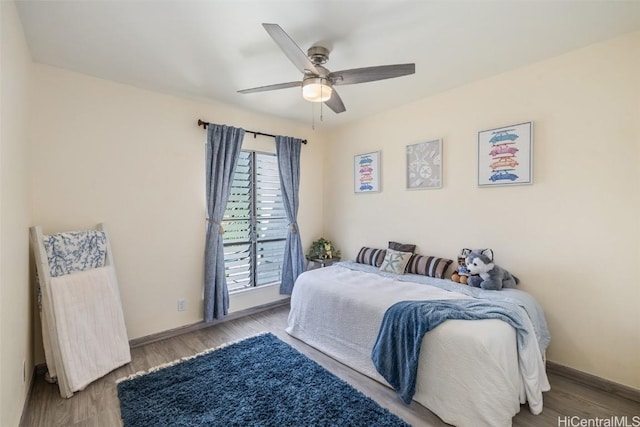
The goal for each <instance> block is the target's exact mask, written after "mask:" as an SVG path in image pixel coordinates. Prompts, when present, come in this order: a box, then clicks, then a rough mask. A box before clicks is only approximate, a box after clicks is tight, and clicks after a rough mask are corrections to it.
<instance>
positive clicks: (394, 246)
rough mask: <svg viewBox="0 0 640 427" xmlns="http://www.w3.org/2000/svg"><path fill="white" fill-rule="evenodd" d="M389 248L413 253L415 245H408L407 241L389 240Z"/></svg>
mask: <svg viewBox="0 0 640 427" xmlns="http://www.w3.org/2000/svg"><path fill="white" fill-rule="evenodd" d="M389 249H393V250H394V251H400V252H411V253H415V251H416V245H410V244H408V243H398V242H389Z"/></svg>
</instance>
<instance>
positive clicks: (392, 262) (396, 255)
mask: <svg viewBox="0 0 640 427" xmlns="http://www.w3.org/2000/svg"><path fill="white" fill-rule="evenodd" d="M412 255H413V254H412V253H411V252H400V251H394V250H393V249H387V254H386V255H385V256H384V260H383V261H382V264H381V265H380V270H381V271H387V272H389V273H396V274H404V270H405V268H406V267H407V264H408V263H409V260H410V259H411V256H412Z"/></svg>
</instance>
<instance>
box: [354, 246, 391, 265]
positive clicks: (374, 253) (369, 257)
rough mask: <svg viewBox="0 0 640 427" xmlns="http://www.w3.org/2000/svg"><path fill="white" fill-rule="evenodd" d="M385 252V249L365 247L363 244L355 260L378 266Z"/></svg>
mask: <svg viewBox="0 0 640 427" xmlns="http://www.w3.org/2000/svg"><path fill="white" fill-rule="evenodd" d="M386 254H387V251H386V249H375V248H367V247H366V246H363V247H362V249H360V252H358V256H357V257H356V262H358V263H360V264H369V265H374V266H376V267H380V265H381V264H382V260H383V259H384V256H385V255H386Z"/></svg>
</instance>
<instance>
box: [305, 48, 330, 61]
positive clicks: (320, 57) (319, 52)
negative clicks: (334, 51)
mask: <svg viewBox="0 0 640 427" xmlns="http://www.w3.org/2000/svg"><path fill="white" fill-rule="evenodd" d="M307 56H308V57H309V59H310V60H311V62H313V63H314V64H316V65H318V64H326V62H327V61H328V60H329V49H327V48H325V47H322V46H311V47H310V48H309V49H308V50H307Z"/></svg>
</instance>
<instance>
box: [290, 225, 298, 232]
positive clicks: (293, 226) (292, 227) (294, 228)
mask: <svg viewBox="0 0 640 427" xmlns="http://www.w3.org/2000/svg"><path fill="white" fill-rule="evenodd" d="M289 225H290V226H291V232H292V233H293V234H295V233H297V232H298V230H297V229H296V226H295V224H289Z"/></svg>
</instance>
